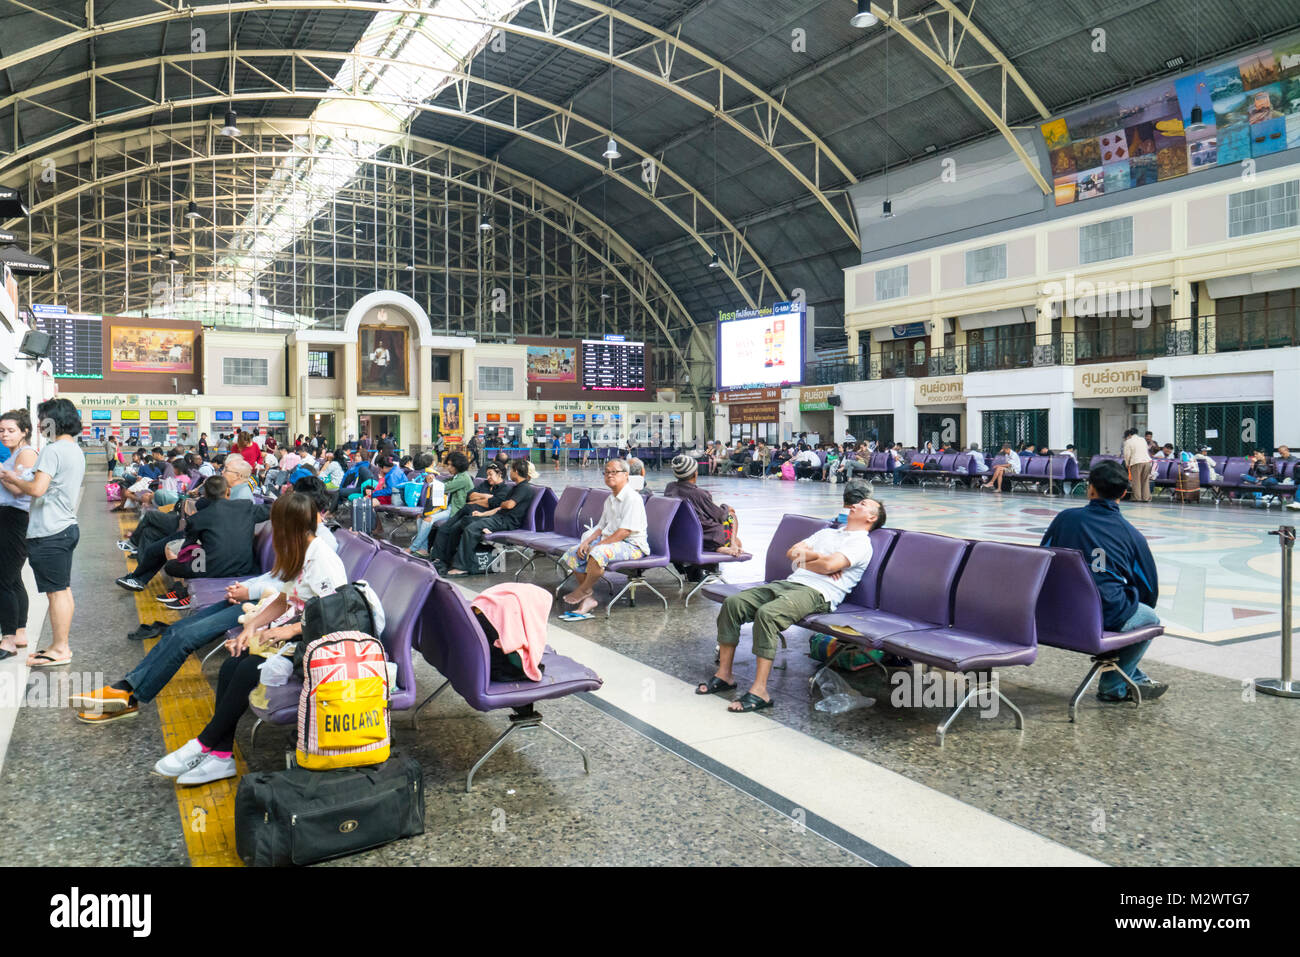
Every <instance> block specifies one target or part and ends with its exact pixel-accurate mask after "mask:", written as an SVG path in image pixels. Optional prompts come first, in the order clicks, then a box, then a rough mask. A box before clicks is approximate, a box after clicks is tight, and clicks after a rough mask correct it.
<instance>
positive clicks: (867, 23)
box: [849, 0, 880, 30]
mask: <svg viewBox="0 0 1300 957" xmlns="http://www.w3.org/2000/svg"><path fill="white" fill-rule="evenodd" d="M879 22H880V21H879V19H878V18H877V17H876V15H875V14H874V13H872V12H871V0H858V12H857V13H855V14H854V15H853V17H852V19H850V20H849V25H850V26H855V27H857V28H858V29H859V30H865V29H866V28H867V27H874V26H875V25H876V24H877V23H879Z"/></svg>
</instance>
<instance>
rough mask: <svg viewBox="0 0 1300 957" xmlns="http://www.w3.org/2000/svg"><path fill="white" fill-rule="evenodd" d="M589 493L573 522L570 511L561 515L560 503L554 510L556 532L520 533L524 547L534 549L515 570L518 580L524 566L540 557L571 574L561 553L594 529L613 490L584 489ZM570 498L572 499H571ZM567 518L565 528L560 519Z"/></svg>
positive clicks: (566, 574)
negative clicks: (517, 569)
mask: <svg viewBox="0 0 1300 957" xmlns="http://www.w3.org/2000/svg"><path fill="white" fill-rule="evenodd" d="M584 491H585V492H586V494H585V495H584V496H583V498H582V500H581V503H580V505H579V507H578V510H577V512H576V514H575V515H574V517H573V519H572V520H571V521H570V520H569V519H568V515H567V513H565V514H564V515H563V516H562V515H561V510H560V507H559V505H558V504H557V505H556V509H555V519H554V525H555V529H556V530H555V531H553V532H533V533H532V534H531V535H530V534H528V533H523V534H522V535H519V536H517V541H518V542H519V544H521V545H522V546H523V547H525V548H528V549H531V550H532V552H533V554H532V556H531V557H530V558H529V559H528V561H526V562H525V563H524V564H523V565H522V566H521V567H520V569H519V571H517V572H515V580H516V581H518V580H519V576H520V575H522V574H523V572H524V569H526V568H531V567H532V564H533V562H535V561H536V560H537V559H538V558H547V559H549V560H550V561H551V563H552V564H553V565H554V566H555V567H556V568H557V569H560V570H561V571H563V572H564V573H565V576H566V577H567V576H568V571H569V570H568V569H567V568H565V567H564V566H563V565H561V564H560V556H561V555H563V554H564V553H565V552H567V551H568V550H569V549H570V548H572V547H573V546H575V545H577V544H578V542H580V541H581V540H582V537H583V536H584V535H586V534H587V533H588V530H589V529H591V528H594V527H595V525H596V523H597V522H599V521H600V514H601V512H603V511H604V510H605V500H606V499H607V498H609V495H610V492H609V489H607V488H592V489H585V490H584ZM570 501H573V500H572V499H571V500H570ZM562 517H563V518H564V519H565V521H564V527H561V518H562Z"/></svg>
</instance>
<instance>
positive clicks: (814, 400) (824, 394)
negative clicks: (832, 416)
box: [799, 385, 835, 412]
mask: <svg viewBox="0 0 1300 957" xmlns="http://www.w3.org/2000/svg"><path fill="white" fill-rule="evenodd" d="M834 391H835V387H834V386H833V385H817V386H812V387H810V388H804V389H800V390H799V411H800V412H826V411H828V410H829V409H830V407H831V402H830V398H831V393H832V392H834Z"/></svg>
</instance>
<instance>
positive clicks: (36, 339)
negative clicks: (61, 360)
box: [18, 329, 50, 359]
mask: <svg viewBox="0 0 1300 957" xmlns="http://www.w3.org/2000/svg"><path fill="white" fill-rule="evenodd" d="M18 351H19V352H20V353H22V354H23V355H25V356H30V357H31V358H33V359H43V358H45V357H46V356H47V355H49V352H50V334H49V333H48V332H41V331H40V330H39V329H29V330H27V332H26V333H24V334H23V341H22V343H21V344H20V345H19V346H18Z"/></svg>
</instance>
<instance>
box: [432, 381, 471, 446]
mask: <svg viewBox="0 0 1300 957" xmlns="http://www.w3.org/2000/svg"><path fill="white" fill-rule="evenodd" d="M464 409H465V397H464V396H463V395H462V394H461V393H459V392H453V393H449V392H443V393H439V395H438V431H439V432H441V433H442V434H443V435H445V436H446V437H447V438H448V439H449V440H450V441H452V442H459V441H460V437H461V435H462V434H463V431H464V428H465V426H464V420H465V414H464Z"/></svg>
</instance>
